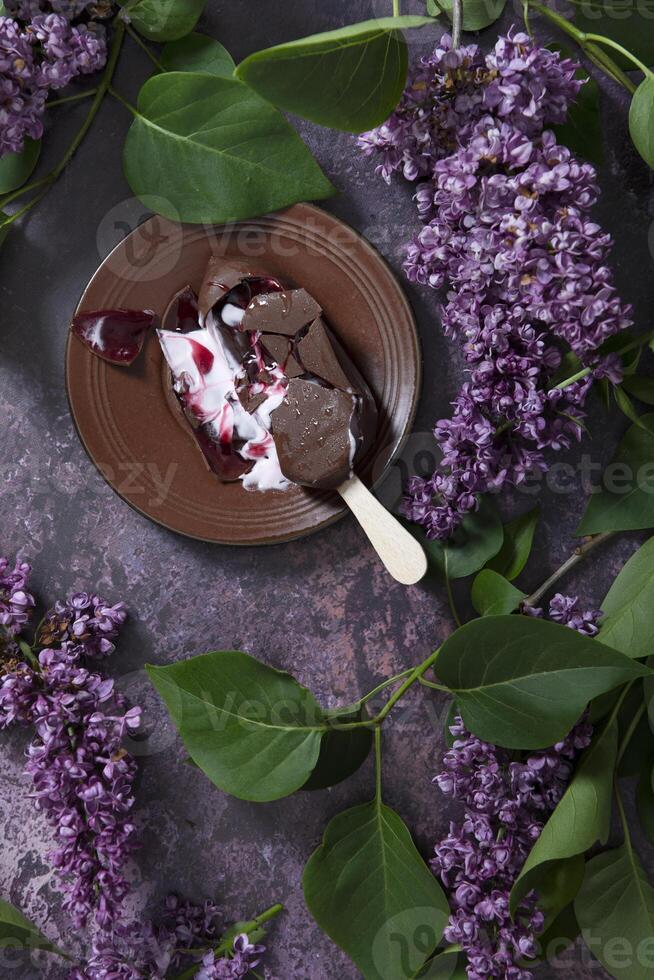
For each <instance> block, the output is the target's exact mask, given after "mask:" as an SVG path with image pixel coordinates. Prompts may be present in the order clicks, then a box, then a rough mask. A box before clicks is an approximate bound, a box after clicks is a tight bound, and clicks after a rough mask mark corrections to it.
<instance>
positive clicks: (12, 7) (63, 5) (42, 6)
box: [5, 0, 113, 21]
mask: <svg viewBox="0 0 654 980" xmlns="http://www.w3.org/2000/svg"><path fill="white" fill-rule="evenodd" d="M112 7H113V3H110V2H107V0H5V9H6V11H7V13H8V14H9V16H10V17H14V18H16V20H24V21H30V20H32V19H33V18H34V17H40V16H41V15H42V14H61V16H62V17H65V18H66V20H76V19H77V18H78V17H80V16H81V15H82V14H84V13H87V12H88V13H89V14H90V15H91V16H92V17H102V18H104V17H107V16H108V15H109V14H110V13H111V9H112Z"/></svg>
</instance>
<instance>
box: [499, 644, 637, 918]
mask: <svg viewBox="0 0 654 980" xmlns="http://www.w3.org/2000/svg"><path fill="white" fill-rule="evenodd" d="M565 628H566V627H564V629H565ZM617 752H618V725H617V722H616V720H615V719H614V718H612V719H610V720H609V722H607V724H606V725H605V726H604V728H603V729H602V730H601V731H600V732H599V734H597V735H596V736H595V737H594V739H593V742H592V744H591V745H590V746H589V748H588V749H587V750H586V752H585V753H584V755H583V757H582V759H581V761H580V762H579V765H578V766H577V770H576V772H575V775H574V777H573V779H572V782H571V783H570V785H569V786H568V788H567V790H566V792H565V793H564V795H563V798H562V799H561V802H560V803H559V805H558V806H557V808H556V809H555V811H554V813H553V814H552V816H551V817H550V819H549V820H548V821H547V823H546V824H545V826H544V827H543V830H542V832H541V835H540V837H539V838H538V840H537V841H536V843H535V844H534V846H533V848H532V850H531V852H530V854H529V857H528V858H527V860H526V861H525V863H524V865H523V868H522V871H521V872H520V874H519V876H518V878H517V879H516V882H515V885H514V886H513V889H512V891H511V910H512V913H513V912H515V910H516V909H517V907H518V905H519V904H520V902H521V901H522V899H523V898H524V897H525V895H527V894H528V893H529V892H530V891H531V890H532V889H533V888H535V889H536V890H537V891H538V890H539V888H540V887H541V882H542V881H543V880H546V879H547V877H548V876H550V875H551V874H552V871H553V870H556V868H557V866H558V864H559V862H561V861H570V860H571V859H575V858H578V857H579V856H580V855H583V854H584V853H585V852H586V851H587V850H588V849H589V848H591V847H592V846H593V845H594V844H595V843H596V842H597V841H600V842H601V843H602V844H605V843H606V841H607V839H608V835H609V831H610V828H611V801H612V792H613V770H614V768H615V760H616V756H617Z"/></svg>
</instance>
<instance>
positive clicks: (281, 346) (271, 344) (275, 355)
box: [259, 333, 291, 368]
mask: <svg viewBox="0 0 654 980" xmlns="http://www.w3.org/2000/svg"><path fill="white" fill-rule="evenodd" d="M259 339H260V341H261V346H262V347H263V353H264V357H265V359H266V364H270V363H271V361H274V363H275V364H279V366H280V367H281V368H283V367H284V365H285V364H286V361H287V360H288V357H289V355H290V353H291V342H290V340H289V339H288V337H282V336H281V335H280V334H276V333H264V334H262V335H261V337H260V338H259Z"/></svg>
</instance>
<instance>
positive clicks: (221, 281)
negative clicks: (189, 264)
mask: <svg viewBox="0 0 654 980" xmlns="http://www.w3.org/2000/svg"><path fill="white" fill-rule="evenodd" d="M253 275H256V273H255V272H253V271H252V270H251V268H250V266H249V265H248V264H247V262H244V261H240V260H238V259H225V257H224V255H212V256H211V258H210V259H209V262H208V263H207V268H206V270H205V273H204V278H203V279H202V286H201V287H200V295H199V297H198V308H199V311H200V322H201V323H204V321H205V319H206V317H207V315H208V314H209V312H210V311H211V310H212V309H213V308H214V306H215V305H216V303H218V302H219V301H220V300H221V299H222V298H223V297H224V296H226V295H227V293H228V292H229V291H230V290H231V289H234V288H235V287H236V286H238V284H239V283H240V282H241V280H242V279H244V278H245V277H246V276H253Z"/></svg>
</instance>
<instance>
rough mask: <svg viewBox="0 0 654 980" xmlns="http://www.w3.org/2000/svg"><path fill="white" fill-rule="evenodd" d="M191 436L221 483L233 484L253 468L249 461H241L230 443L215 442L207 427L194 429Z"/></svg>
mask: <svg viewBox="0 0 654 980" xmlns="http://www.w3.org/2000/svg"><path fill="white" fill-rule="evenodd" d="M193 435H194V436H195V439H196V442H197V444H198V446H199V447H200V449H201V450H202V454H203V456H204V458H205V461H206V463H207V465H208V466H209V469H210V470H213V472H214V473H215V474H216V476H217V477H218V478H219V479H220V480H222V482H223V483H235V482H236V480H240V478H241V477H242V476H244V475H245V474H246V473H249V472H250V470H251V469H252V467H253V466H254V463H253V462H252V461H251V460H247V459H243V457H242V456H240V455H239V454H238V453H237V452H236V450H235V449H234V447H233V445H232V444H231V443H223V442H217V441H216V439H215V438H213V436H212V434H211V429H210V427H209V426H204V425H203V426H200V428H198V429H194V430H193Z"/></svg>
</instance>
